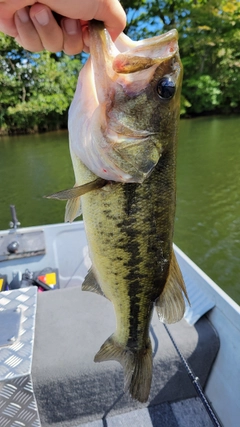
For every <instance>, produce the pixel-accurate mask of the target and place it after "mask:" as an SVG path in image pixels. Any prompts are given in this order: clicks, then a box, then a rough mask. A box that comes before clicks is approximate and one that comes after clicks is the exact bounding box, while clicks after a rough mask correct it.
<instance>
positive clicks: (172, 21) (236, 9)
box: [121, 0, 240, 115]
mask: <svg viewBox="0 0 240 427" xmlns="http://www.w3.org/2000/svg"><path fill="white" fill-rule="evenodd" d="M121 3H122V4H123V6H124V7H125V9H126V11H127V13H128V16H129V21H128V26H127V32H128V34H129V35H130V36H131V37H133V38H135V39H140V38H144V37H147V36H151V35H155V34H156V33H158V34H159V33H161V32H165V31H168V30H170V29H171V28H173V27H175V28H177V30H178V32H179V45H180V52H181V58H182V61H183V65H184V83H183V90H182V94H183V95H182V113H185V114H186V113H187V114H190V115H192V114H199V113H201V114H202V113H209V112H223V113H224V112H236V111H239V110H240V97H239V91H240V73H239V71H240V70H239V68H240V53H239V45H240V43H239V42H240V2H239V0H183V1H180V0H168V1H163V0H142V1H141V0H135V1H134V2H131V1H129V0H122V1H121Z"/></svg>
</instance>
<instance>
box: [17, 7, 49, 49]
mask: <svg viewBox="0 0 240 427" xmlns="http://www.w3.org/2000/svg"><path fill="white" fill-rule="evenodd" d="M14 21H15V26H16V29H17V36H16V37H15V38H16V41H17V42H18V43H19V44H21V45H22V46H23V47H24V49H27V50H30V51H32V52H39V51H40V50H43V48H44V47H43V45H42V42H41V39H40V37H39V35H38V33H37V31H36V28H35V27H34V25H33V23H32V21H31V19H30V16H29V8H23V9H20V10H18V11H17V12H16V13H15V16H14Z"/></svg>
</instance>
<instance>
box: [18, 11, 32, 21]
mask: <svg viewBox="0 0 240 427" xmlns="http://www.w3.org/2000/svg"><path fill="white" fill-rule="evenodd" d="M17 16H18V18H19V19H20V21H21V22H22V23H23V24H26V23H27V22H28V21H29V16H28V13H27V11H26V9H19V10H18V11H17Z"/></svg>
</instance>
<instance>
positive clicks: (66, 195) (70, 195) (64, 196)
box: [45, 178, 108, 200]
mask: <svg viewBox="0 0 240 427" xmlns="http://www.w3.org/2000/svg"><path fill="white" fill-rule="evenodd" d="M107 182H108V181H106V180H105V179H103V178H97V179H95V180H94V181H92V182H88V183H87V184H84V185H79V186H77V187H73V188H70V189H69V190H63V191H59V192H58V193H54V194H50V196H45V197H46V198H47V199H58V200H71V199H76V198H77V197H80V196H83V195H84V194H86V193H89V191H93V190H98V189H99V188H102V187H104V185H106V184H107Z"/></svg>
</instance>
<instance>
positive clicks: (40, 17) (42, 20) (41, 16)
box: [35, 9, 49, 27]
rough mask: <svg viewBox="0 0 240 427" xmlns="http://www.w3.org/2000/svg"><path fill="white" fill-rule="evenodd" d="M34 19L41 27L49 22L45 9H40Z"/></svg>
mask: <svg viewBox="0 0 240 427" xmlns="http://www.w3.org/2000/svg"><path fill="white" fill-rule="evenodd" d="M35 19H36V20H37V22H38V23H39V24H40V25H42V26H43V27H44V26H45V25H47V24H48V23H49V15H48V13H47V11H46V10H45V9H42V10H40V12H38V13H36V14H35Z"/></svg>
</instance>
